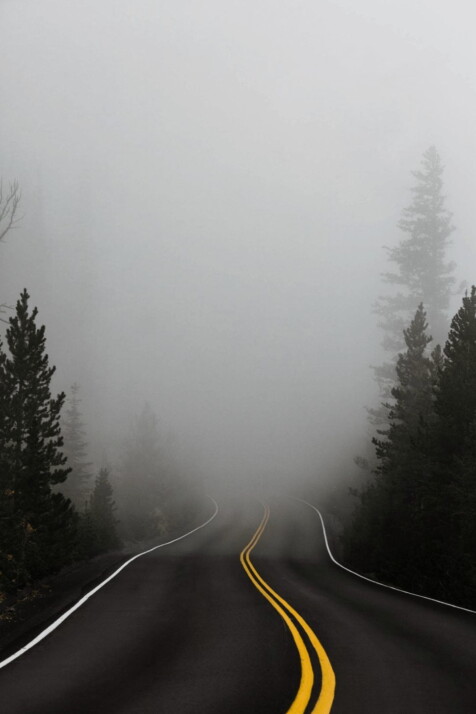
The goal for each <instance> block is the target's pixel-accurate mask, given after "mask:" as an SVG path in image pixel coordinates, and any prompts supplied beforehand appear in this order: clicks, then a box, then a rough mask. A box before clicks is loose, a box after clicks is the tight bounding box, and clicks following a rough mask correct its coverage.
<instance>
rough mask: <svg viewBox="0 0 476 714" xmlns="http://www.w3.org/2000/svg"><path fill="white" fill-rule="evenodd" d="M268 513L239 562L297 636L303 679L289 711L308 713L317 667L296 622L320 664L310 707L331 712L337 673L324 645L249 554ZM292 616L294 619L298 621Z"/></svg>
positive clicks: (323, 713) (266, 512) (324, 713)
mask: <svg viewBox="0 0 476 714" xmlns="http://www.w3.org/2000/svg"><path fill="white" fill-rule="evenodd" d="M269 513H270V511H269V507H268V506H265V510H264V515H263V518H262V521H261V523H260V525H259V526H258V529H257V530H256V532H255V534H254V535H253V537H252V539H251V540H250V542H249V543H248V545H247V546H245V548H244V549H243V550H242V552H241V553H240V561H241V564H242V566H243V568H244V570H245V572H246V574H247V575H248V577H249V579H250V580H251V582H252V583H253V585H254V586H255V588H256V589H257V590H259V592H260V593H261V594H262V595H263V596H264V597H265V598H266V599H267V600H268V601H269V602H270V603H271V605H272V606H273V607H274V609H275V610H277V612H278V613H279V614H280V615H281V617H282V619H283V620H284V622H285V623H286V625H287V627H288V629H289V631H290V633H291V635H292V637H293V639H294V643H295V645H296V648H297V650H298V653H299V658H300V660H301V681H300V684H299V689H298V691H297V694H296V696H295V698H294V701H293V703H292V705H291V707H290V709H288V711H287V714H304V713H305V712H306V710H307V709H308V706H309V701H310V699H311V695H312V687H313V684H314V670H313V668H312V663H311V657H310V655H309V650H308V647H307V646H306V643H305V642H304V639H303V638H302V636H301V633H300V631H299V629H298V627H297V626H296V624H295V622H297V623H298V624H299V625H300V627H301V628H302V630H303V631H304V632H305V634H306V635H307V637H308V639H309V642H310V643H311V645H312V648H313V649H314V651H315V653H316V654H317V657H318V659H319V664H320V667H321V675H322V683H321V691H320V693H319V698H318V700H317V702H316V704H315V706H314V708H313V709H312V710H311V714H328V713H329V712H330V711H331V708H332V703H333V701H334V691H335V675H334V671H333V669H332V666H331V663H330V661H329V658H328V656H327V654H326V652H325V650H324V648H323V646H322V645H321V643H320V642H319V640H318V639H317V637H316V635H315V633H314V632H313V630H312V629H311V628H310V627H309V625H308V624H307V622H306V621H305V620H304V618H302V617H301V615H299V613H298V612H296V610H295V609H294V608H293V607H291V605H290V604H289V603H288V602H286V600H284V598H282V597H281V596H280V595H278V593H277V592H276V591H275V590H273V589H272V588H271V587H270V586H269V585H268V583H266V582H265V580H263V578H262V577H261V575H260V574H259V573H258V571H257V570H256V568H255V567H254V565H253V563H252V562H251V558H250V553H251V551H252V550H253V548H254V547H255V545H256V544H257V543H258V541H259V539H260V537H261V535H262V533H263V531H264V529H265V528H266V524H267V523H268V520H269ZM292 618H294V621H295V622H294V621H293V619H292Z"/></svg>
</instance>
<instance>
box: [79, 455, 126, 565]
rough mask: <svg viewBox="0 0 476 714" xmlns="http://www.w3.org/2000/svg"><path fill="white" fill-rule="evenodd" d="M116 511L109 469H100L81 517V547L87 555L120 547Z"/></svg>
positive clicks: (90, 555)
mask: <svg viewBox="0 0 476 714" xmlns="http://www.w3.org/2000/svg"><path fill="white" fill-rule="evenodd" d="M115 511H116V505H115V503H114V500H113V489H112V486H111V482H110V480H109V470H108V469H105V468H104V469H100V471H99V474H98V476H97V477H96V482H95V485H94V489H93V492H92V494H91V496H90V498H89V499H88V501H87V503H86V505H85V507H84V510H83V513H82V514H81V517H80V526H79V547H80V550H81V551H82V553H83V554H84V555H85V556H87V557H92V556H94V555H97V554H98V553H103V552H105V551H107V550H112V549H114V548H119V547H120V545H121V543H120V540H119V537H118V535H117V530H116V529H117V524H118V521H117V519H116V516H115Z"/></svg>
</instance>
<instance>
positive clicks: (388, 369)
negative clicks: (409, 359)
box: [374, 146, 455, 395]
mask: <svg viewBox="0 0 476 714" xmlns="http://www.w3.org/2000/svg"><path fill="white" fill-rule="evenodd" d="M443 169H444V167H443V165H442V163H441V159H440V157H439V155H438V152H437V151H436V149H435V147H433V146H432V147H430V148H429V149H427V151H425V152H424V154H423V158H422V161H421V169H420V170H419V171H414V172H413V175H414V177H415V178H416V184H415V186H414V187H413V189H412V193H413V200H412V202H411V203H410V205H409V206H408V207H407V208H405V209H404V210H403V216H402V218H401V220H400V222H399V224H398V227H399V228H400V230H401V231H402V232H403V234H404V236H403V237H402V239H401V241H400V243H399V244H398V245H397V246H395V247H393V248H387V252H388V257H389V260H390V261H391V262H392V263H393V264H394V265H395V271H394V272H388V273H385V274H384V276H383V278H384V281H385V282H386V283H387V284H388V285H390V286H393V287H395V288H396V289H397V292H396V293H394V294H392V295H385V296H382V297H380V298H379V299H378V301H377V303H376V306H375V311H376V313H377V315H378V316H379V318H380V322H379V325H380V327H381V328H382V329H383V331H384V339H383V342H382V346H383V347H384V349H385V350H386V351H387V352H388V354H389V356H390V361H389V363H387V364H384V365H381V366H379V367H375V368H374V371H375V376H376V379H377V381H378V382H379V384H380V387H381V390H382V393H383V394H384V395H388V394H389V392H390V389H391V387H392V385H393V383H394V382H395V361H396V357H397V354H398V353H399V352H400V351H401V350H402V349H404V348H405V345H404V342H403V329H404V327H405V325H406V324H408V322H409V320H410V318H411V316H412V315H413V314H414V312H415V310H416V308H417V306H418V305H419V304H420V303H423V305H424V306H425V310H426V312H427V316H428V324H429V328H430V331H431V333H432V335H433V338H434V340H435V342H437V343H442V342H443V341H444V339H445V336H446V333H447V331H448V322H449V320H448V314H447V311H448V308H449V304H450V297H451V294H452V293H451V290H452V286H453V285H454V282H455V279H454V277H453V275H452V273H453V271H454V268H455V265H454V263H451V262H447V261H446V249H447V246H448V244H449V237H450V235H451V233H452V232H453V230H454V227H453V225H452V222H451V219H452V214H451V213H450V212H449V211H447V210H446V208H445V197H444V195H443V193H442V188H443V181H442V174H443Z"/></svg>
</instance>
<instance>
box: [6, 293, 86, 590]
mask: <svg viewBox="0 0 476 714" xmlns="http://www.w3.org/2000/svg"><path fill="white" fill-rule="evenodd" d="M28 299H29V295H28V293H27V291H26V290H24V291H23V292H22V294H21V296H20V299H19V300H18V302H17V305H16V314H15V316H14V317H11V318H10V320H9V323H10V324H9V327H8V329H7V332H6V339H7V344H8V348H9V352H10V355H5V354H2V357H1V359H0V392H1V396H2V402H3V406H2V414H1V420H0V429H1V433H0V442H1V444H2V446H3V454H2V465H3V468H4V469H5V471H4V476H3V479H2V480H3V484H2V491H3V499H4V504H6V509H7V512H8V520H9V524H10V538H9V542H8V548H9V551H11V552H8V553H7V558H8V562H10V563H11V564H12V568H10V569H9V574H8V577H9V578H10V580H11V583H10V584H11V585H13V586H18V585H21V584H22V582H26V581H28V580H29V579H30V578H32V577H36V576H38V575H41V574H44V573H46V572H49V571H52V570H55V569H57V568H59V567H61V566H62V565H63V564H64V562H66V560H67V559H68V557H69V553H70V550H71V544H72V538H73V535H74V514H73V511H72V509H71V507H70V505H69V502H68V501H65V499H64V498H63V497H62V495H61V494H58V493H57V494H53V493H52V492H51V486H52V485H53V484H56V483H60V482H62V481H64V480H65V478H66V477H67V475H68V473H69V469H68V468H66V466H65V463H66V458H65V457H64V455H63V453H62V451H61V447H62V444H63V440H62V436H61V429H60V422H59V419H60V412H61V408H62V406H63V403H64V399H65V395H64V394H63V393H62V394H58V396H57V397H55V398H53V397H52V395H51V389H50V383H51V379H52V376H53V374H54V372H55V367H49V365H48V355H47V354H46V352H45V342H46V338H45V327H44V326H42V327H37V326H36V324H35V322H36V317H37V314H38V311H37V309H36V308H34V310H33V311H32V312H31V313H30V312H29V309H28ZM2 550H3V548H2ZM13 566H14V570H15V573H14V575H13V574H12V572H11V570H12V569H13Z"/></svg>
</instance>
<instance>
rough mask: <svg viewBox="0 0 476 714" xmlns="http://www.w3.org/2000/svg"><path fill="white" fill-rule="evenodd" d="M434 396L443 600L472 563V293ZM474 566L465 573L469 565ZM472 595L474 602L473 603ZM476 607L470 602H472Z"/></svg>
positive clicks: (475, 491) (461, 586)
mask: <svg viewBox="0 0 476 714" xmlns="http://www.w3.org/2000/svg"><path fill="white" fill-rule="evenodd" d="M443 352H444V361H443V367H442V368H441V369H440V379H439V384H438V389H437V395H436V412H437V414H438V425H437V429H436V431H435V441H434V451H435V454H436V455H437V462H438V464H437V467H436V468H435V469H434V470H433V488H432V492H431V501H430V506H431V508H432V512H433V530H432V532H431V534H430V535H431V539H432V542H433V547H434V551H435V555H436V563H437V565H438V572H437V574H436V575H437V579H438V581H439V582H440V583H441V584H442V585H441V589H442V592H441V594H442V596H444V597H445V596H448V597H460V596H462V595H461V594H462V593H465V592H466V591H467V588H468V587H469V582H470V581H471V578H473V580H472V583H473V586H474V584H475V583H474V570H475V569H474V562H475V561H476V540H475V538H476V531H475V528H474V522H475V521H474V515H475V506H476V456H475V454H476V452H475V449H476V447H475V444H476V441H475V435H476V427H475V424H476V287H474V286H473V287H472V289H471V293H470V295H466V296H465V297H464V298H463V304H462V306H461V308H460V309H459V310H458V312H457V313H456V315H455V316H454V318H453V320H452V322H451V328H450V332H449V335H448V340H447V342H446V345H445V348H444V351H443ZM470 562H473V565H472V566H470V567H469V563H470ZM470 573H472V574H470ZM474 597H475V595H474V591H473V599H474ZM473 604H474V602H473Z"/></svg>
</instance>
